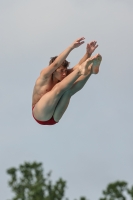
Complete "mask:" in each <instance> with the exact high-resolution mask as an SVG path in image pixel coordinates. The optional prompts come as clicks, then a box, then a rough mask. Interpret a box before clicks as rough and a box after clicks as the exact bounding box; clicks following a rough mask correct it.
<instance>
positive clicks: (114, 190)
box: [100, 181, 133, 200]
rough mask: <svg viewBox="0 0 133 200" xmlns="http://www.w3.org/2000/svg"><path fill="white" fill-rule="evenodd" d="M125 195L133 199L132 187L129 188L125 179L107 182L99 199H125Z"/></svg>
mask: <svg viewBox="0 0 133 200" xmlns="http://www.w3.org/2000/svg"><path fill="white" fill-rule="evenodd" d="M127 197H130V199H132V200H133V187H131V189H129V188H128V184H127V183H126V182H125V181H116V182H114V183H110V184H108V186H107V188H106V190H104V191H103V197H102V198H100V200H126V199H127ZM128 199H129V198H128Z"/></svg>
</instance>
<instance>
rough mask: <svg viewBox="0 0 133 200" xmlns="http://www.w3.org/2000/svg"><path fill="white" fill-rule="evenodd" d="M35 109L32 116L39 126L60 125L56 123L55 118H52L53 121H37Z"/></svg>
mask: <svg viewBox="0 0 133 200" xmlns="http://www.w3.org/2000/svg"><path fill="white" fill-rule="evenodd" d="M33 109H34V107H32V116H33V118H34V119H35V120H36V121H37V122H38V123H39V124H41V125H54V124H57V123H58V122H56V121H55V120H54V118H53V117H51V119H49V120H48V121H40V120H37V119H36V118H35V117H34V114H33Z"/></svg>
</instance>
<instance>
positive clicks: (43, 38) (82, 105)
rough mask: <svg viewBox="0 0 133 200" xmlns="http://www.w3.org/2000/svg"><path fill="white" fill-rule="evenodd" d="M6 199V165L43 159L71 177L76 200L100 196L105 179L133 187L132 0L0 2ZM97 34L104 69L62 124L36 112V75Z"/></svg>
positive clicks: (75, 57)
mask: <svg viewBox="0 0 133 200" xmlns="http://www.w3.org/2000/svg"><path fill="white" fill-rule="evenodd" d="M0 26H1V31H0V75H1V78H0V92H1V98H0V113H1V114H0V127H1V131H0V132H1V134H0V159H1V164H0V172H1V174H0V179H1V181H0V188H1V192H0V199H10V198H11V197H12V193H11V192H10V189H9V187H8V185H7V181H8V178H9V177H8V176H7V175H6V169H8V168H10V167H18V165H19V164H22V163H24V161H31V162H32V161H38V162H42V163H43V165H44V169H45V171H46V172H48V171H49V170H52V171H53V173H52V179H53V180H57V179H58V178H59V177H62V178H63V179H64V180H66V181H67V185H68V189H67V191H66V196H67V197H68V198H69V199H71V200H73V199H74V198H79V197H80V196H86V197H87V198H89V199H90V200H96V199H98V198H99V197H101V196H102V195H101V193H102V190H103V189H105V188H106V185H107V184H108V183H110V182H114V181H116V180H125V181H127V182H128V183H129V185H133V171H132V169H133V126H132V124H133V106H132V104H133V92H132V91H133V90H132V86H133V78H132V77H133V75H132V74H133V61H132V58H133V57H132V53H133V39H132V38H133V1H132V0H122V1H119V0H117V1H115V0H112V1H111V0H110V1H109V0H106V1H105V0H101V1H98V0H93V1H89V0H82V1H81V0H72V1H71V0H63V1H62V0H56V1H54V0H49V1H44V0H28V1H27V0H23V1H17V0H12V1H10V0H6V1H4V0H0ZM82 36H84V37H85V38H86V40H85V41H86V43H85V44H84V45H82V46H81V47H80V48H78V49H75V50H74V51H73V52H72V53H71V54H70V55H69V57H68V60H69V61H70V62H71V65H70V66H71V67H72V66H73V65H75V64H76V63H77V62H78V61H79V60H80V58H81V57H82V56H83V55H84V53H85V49H86V44H87V42H90V41H92V40H97V41H98V44H99V48H98V49H97V50H96V52H95V54H96V53H100V54H102V56H103V61H102V64H101V67H100V73H99V74H98V75H94V76H92V77H91V78H90V80H89V81H88V83H87V84H86V85H85V87H84V88H83V90H82V91H80V92H79V93H77V94H76V95H75V96H74V97H73V98H72V99H71V102H70V105H69V108H68V110H67V111H66V113H65V115H64V116H63V118H62V119H61V120H60V122H59V123H58V124H57V125H55V126H41V125H39V124H37V123H36V122H35V121H34V120H33V118H32V115H31V96H32V90H33V87H34V83H35V80H36V78H37V77H38V75H39V73H40V71H41V70H42V68H43V67H45V66H47V65H48V62H49V58H50V57H51V56H55V55H58V54H59V53H61V52H62V51H63V50H64V49H65V48H66V47H67V46H68V45H70V44H71V43H72V42H73V41H74V40H75V39H77V38H79V37H82Z"/></svg>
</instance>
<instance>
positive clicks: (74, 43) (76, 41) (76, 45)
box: [71, 37, 85, 49]
mask: <svg viewBox="0 0 133 200" xmlns="http://www.w3.org/2000/svg"><path fill="white" fill-rule="evenodd" d="M84 39H85V38H84V37H81V38H78V39H77V40H75V41H74V42H73V43H72V44H71V48H72V49H75V48H77V47H79V46H81V45H82V44H84Z"/></svg>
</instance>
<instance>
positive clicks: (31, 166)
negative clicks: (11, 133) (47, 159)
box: [7, 162, 66, 200]
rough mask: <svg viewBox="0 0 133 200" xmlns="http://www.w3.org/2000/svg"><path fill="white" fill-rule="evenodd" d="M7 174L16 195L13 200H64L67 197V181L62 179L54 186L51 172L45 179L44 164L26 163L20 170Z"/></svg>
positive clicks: (12, 169) (9, 170)
mask: <svg viewBox="0 0 133 200" xmlns="http://www.w3.org/2000/svg"><path fill="white" fill-rule="evenodd" d="M7 173H8V174H9V175H10V180H9V186H10V187H11V189H12V191H13V193H14V194H15V196H14V198H13V200H62V199H63V197H64V195H65V189H66V181H64V180H63V179H61V178H60V179H59V180H57V181H56V183H55V184H53V183H52V181H51V179H50V177H51V172H49V173H47V175H46V177H44V174H43V168H42V163H36V162H33V163H28V162H25V163H24V164H23V165H20V166H19V168H18V169H16V168H10V169H8V170H7Z"/></svg>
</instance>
